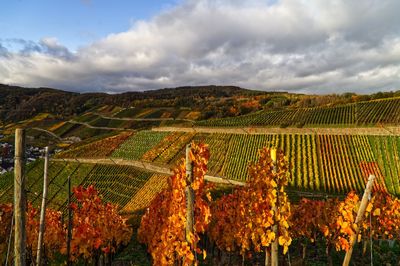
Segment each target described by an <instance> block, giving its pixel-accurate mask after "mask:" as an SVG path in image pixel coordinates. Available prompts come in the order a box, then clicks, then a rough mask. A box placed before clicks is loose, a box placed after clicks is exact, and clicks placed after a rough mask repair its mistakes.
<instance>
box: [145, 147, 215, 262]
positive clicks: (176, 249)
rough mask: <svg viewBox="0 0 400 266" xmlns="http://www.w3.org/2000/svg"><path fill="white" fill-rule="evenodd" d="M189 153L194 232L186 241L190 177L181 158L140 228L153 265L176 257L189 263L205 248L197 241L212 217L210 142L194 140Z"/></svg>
mask: <svg viewBox="0 0 400 266" xmlns="http://www.w3.org/2000/svg"><path fill="white" fill-rule="evenodd" d="M190 157H191V160H192V161H193V183H192V184H191V186H192V188H193V190H194V193H195V206H194V207H195V209H194V234H191V235H190V236H189V241H186V238H185V223H186V195H185V187H186V186H187V180H186V171H185V170H186V169H185V161H184V160H182V162H181V163H180V164H179V165H178V166H177V167H176V168H175V169H174V174H173V175H172V176H171V177H170V180H169V186H168V188H167V189H165V190H163V191H162V192H161V193H160V194H158V196H157V197H156V198H155V199H154V200H153V201H152V203H151V204H150V206H149V208H148V209H147V212H146V213H145V215H144V216H143V217H142V220H141V224H140V228H139V230H138V235H139V240H140V242H142V243H144V244H146V245H147V246H148V251H149V253H150V254H151V256H152V258H153V265H173V264H174V263H175V262H177V261H182V262H183V265H188V264H190V263H193V262H195V252H196V253H201V252H203V251H202V250H200V249H199V248H197V243H198V241H199V239H200V234H201V233H204V232H205V230H206V228H207V225H208V224H209V222H210V218H211V212H210V207H209V202H210V201H211V197H210V194H209V186H207V185H205V183H204V175H205V173H206V171H207V163H208V158H209V151H208V148H207V146H206V145H203V144H199V145H196V144H194V143H193V144H192V150H191V154H190ZM204 255H205V254H204Z"/></svg>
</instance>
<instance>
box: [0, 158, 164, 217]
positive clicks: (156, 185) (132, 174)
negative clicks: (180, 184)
mask: <svg viewBox="0 0 400 266" xmlns="http://www.w3.org/2000/svg"><path fill="white" fill-rule="evenodd" d="M48 176H49V186H48V195H47V199H48V206H49V207H50V208H52V209H55V210H62V211H65V210H66V206H67V197H68V187H67V184H68V183H67V182H68V176H70V177H71V185H72V186H73V187H76V186H80V185H82V186H84V187H87V186H90V185H95V187H96V188H97V190H98V191H99V192H100V194H101V195H102V196H103V199H104V200H105V201H106V202H111V203H114V204H116V205H117V206H118V209H119V210H121V211H123V212H125V213H133V212H137V211H140V210H142V209H143V208H145V207H146V206H147V205H148V204H149V202H150V201H151V200H153V198H154V197H155V195H156V194H157V193H158V192H160V191H161V189H163V188H165V187H166V184H167V176H165V175H161V174H153V173H150V172H147V171H143V170H140V169H137V168H135V167H131V166H118V165H115V166H113V165H111V166H110V165H94V164H81V163H70V162H68V163H64V162H58V161H56V162H51V163H50V165H49V170H48ZM26 177H27V179H26V180H27V183H26V188H27V191H28V194H27V198H28V201H29V202H31V203H32V205H33V206H34V207H38V206H40V204H41V200H42V198H41V195H42V190H43V182H42V181H43V161H42V160H39V161H37V162H35V163H32V164H30V165H28V167H27V170H26ZM13 187H14V179H13V174H12V173H8V174H6V175H4V176H2V178H1V179H0V204H1V203H9V202H12V200H13V193H14V191H13Z"/></svg>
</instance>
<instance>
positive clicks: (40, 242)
mask: <svg viewBox="0 0 400 266" xmlns="http://www.w3.org/2000/svg"><path fill="white" fill-rule="evenodd" d="M48 169H49V147H46V148H44V174H43V198H42V207H41V209H40V224H39V237H38V249H37V254H36V265H37V266H40V265H41V260H42V253H43V252H42V251H43V237H44V232H45V224H46V199H47V187H48V185H49V182H48V174H47V173H48Z"/></svg>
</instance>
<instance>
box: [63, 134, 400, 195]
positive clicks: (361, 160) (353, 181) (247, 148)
mask: <svg viewBox="0 0 400 266" xmlns="http://www.w3.org/2000/svg"><path fill="white" fill-rule="evenodd" d="M191 141H196V142H204V143H207V144H208V145H209V149H210V152H211V157H210V159H209V170H208V174H210V175H213V176H221V177H225V178H228V179H232V180H238V181H246V180H248V174H247V166H248V164H249V162H251V161H254V160H255V159H256V158H257V156H258V150H259V149H261V148H262V147H265V146H266V147H275V146H276V147H279V148H281V149H282V150H283V151H284V152H285V155H286V156H287V158H289V171H290V173H291V175H292V177H291V179H290V180H289V186H290V187H292V188H296V189H300V190H305V191H322V192H328V193H335V194H342V193H346V192H348V191H351V190H356V191H361V190H362V189H363V187H364V186H365V182H366V178H367V176H368V174H367V173H369V172H371V171H372V172H373V173H374V174H375V175H376V176H377V178H378V180H377V182H376V185H375V188H374V189H375V190H380V191H388V192H389V193H391V194H394V195H400V182H399V178H398V175H399V173H400V159H399V158H400V137H398V136H396V137H395V136H368V135H326V134H321V135H320V134H254V135H245V134H222V133H221V134H218V133H210V134H208V133H184V132H157V131H139V132H137V133H133V134H132V135H131V136H129V134H128V133H121V134H119V135H117V136H113V137H110V138H106V139H102V140H99V141H97V142H93V143H92V144H87V145H83V146H81V147H78V148H75V149H72V150H69V151H66V152H64V153H61V154H59V155H57V156H58V157H59V158H105V157H107V156H110V157H111V158H116V159H127V160H135V161H144V162H151V163H155V164H157V165H165V167H170V166H173V165H175V164H176V163H178V162H179V159H180V158H182V157H183V156H184V148H185V145H186V144H187V143H189V142H191Z"/></svg>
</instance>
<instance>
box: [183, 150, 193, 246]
mask: <svg viewBox="0 0 400 266" xmlns="http://www.w3.org/2000/svg"><path fill="white" fill-rule="evenodd" d="M191 149H192V146H191V144H188V145H186V181H187V185H186V188H185V193H186V232H185V235H186V241H189V235H190V234H193V232H194V230H193V221H194V191H193V188H192V182H193V162H192V159H191V158H190V153H191Z"/></svg>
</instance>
